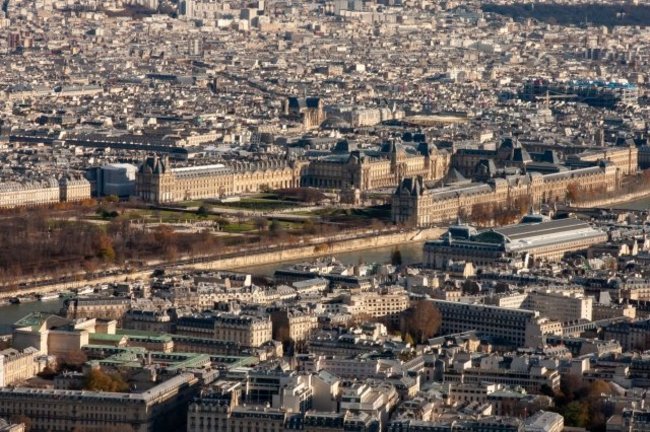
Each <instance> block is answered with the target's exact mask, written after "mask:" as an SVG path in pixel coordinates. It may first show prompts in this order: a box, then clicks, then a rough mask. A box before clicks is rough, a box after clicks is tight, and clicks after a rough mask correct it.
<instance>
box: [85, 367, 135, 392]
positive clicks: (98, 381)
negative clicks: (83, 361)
mask: <svg viewBox="0 0 650 432" xmlns="http://www.w3.org/2000/svg"><path fill="white" fill-rule="evenodd" d="M84 389H85V390H92V391H106V392H126V391H128V390H129V385H128V384H127V383H126V381H124V378H122V375H120V374H118V373H116V372H113V373H106V372H104V371H102V370H101V369H92V370H91V371H90V372H88V375H86V379H85V382H84Z"/></svg>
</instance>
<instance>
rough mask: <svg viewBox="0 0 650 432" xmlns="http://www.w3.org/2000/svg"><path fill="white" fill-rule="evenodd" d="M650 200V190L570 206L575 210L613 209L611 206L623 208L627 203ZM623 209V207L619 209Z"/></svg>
mask: <svg viewBox="0 0 650 432" xmlns="http://www.w3.org/2000/svg"><path fill="white" fill-rule="evenodd" d="M645 199H650V190H644V191H638V192H633V193H629V194H625V195H619V196H616V197H611V198H604V199H600V200H591V201H588V202H581V203H574V204H572V205H573V207H575V208H581V209H586V208H593V207H613V206H617V205H620V206H624V205H626V204H628V203H631V202H635V201H640V200H645ZM621 208H625V207H621Z"/></svg>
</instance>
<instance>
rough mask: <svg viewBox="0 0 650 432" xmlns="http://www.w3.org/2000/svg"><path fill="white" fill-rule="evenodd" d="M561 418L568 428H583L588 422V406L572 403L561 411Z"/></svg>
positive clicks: (576, 402) (577, 402)
mask: <svg viewBox="0 0 650 432" xmlns="http://www.w3.org/2000/svg"><path fill="white" fill-rule="evenodd" d="M562 416H563V417H564V421H565V423H566V424H567V425H568V426H575V427H585V426H587V423H588V422H589V405H588V404H587V403H586V402H579V401H573V402H571V403H569V404H568V405H567V406H566V407H565V408H564V410H562Z"/></svg>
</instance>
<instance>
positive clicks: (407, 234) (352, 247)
mask: <svg viewBox="0 0 650 432" xmlns="http://www.w3.org/2000/svg"><path fill="white" fill-rule="evenodd" d="M444 231H445V229H444V228H423V229H418V230H404V231H402V232H399V233H392V234H385V235H377V236H372V237H364V238H357V239H350V240H343V241H337V242H332V243H321V244H318V245H310V246H300V247H295V248H287V249H283V250H281V251H277V252H268V253H260V254H254V255H242V256H238V257H231V258H225V259H220V260H214V261H209V262H201V263H196V264H191V265H186V266H183V268H187V269H194V270H230V269H239V268H247V267H254V266H262V265H265V264H271V263H278V262H291V261H294V262H295V261H296V260H309V259H312V258H318V257H322V256H332V255H333V256H336V255H337V254H340V253H348V252H361V251H364V250H372V249H377V248H383V247H387V246H393V247H394V246H399V245H402V244H408V243H412V242H420V241H424V240H430V239H434V238H438V237H440V236H441V235H442V234H443V233H444ZM359 256H360V257H361V258H363V255H362V254H360V255H359Z"/></svg>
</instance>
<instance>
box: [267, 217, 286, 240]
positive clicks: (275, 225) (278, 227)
mask: <svg viewBox="0 0 650 432" xmlns="http://www.w3.org/2000/svg"><path fill="white" fill-rule="evenodd" d="M269 232H270V233H271V237H282V236H283V235H284V227H283V226H282V224H281V223H280V222H279V221H278V220H277V219H273V220H272V221H271V225H269Z"/></svg>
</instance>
